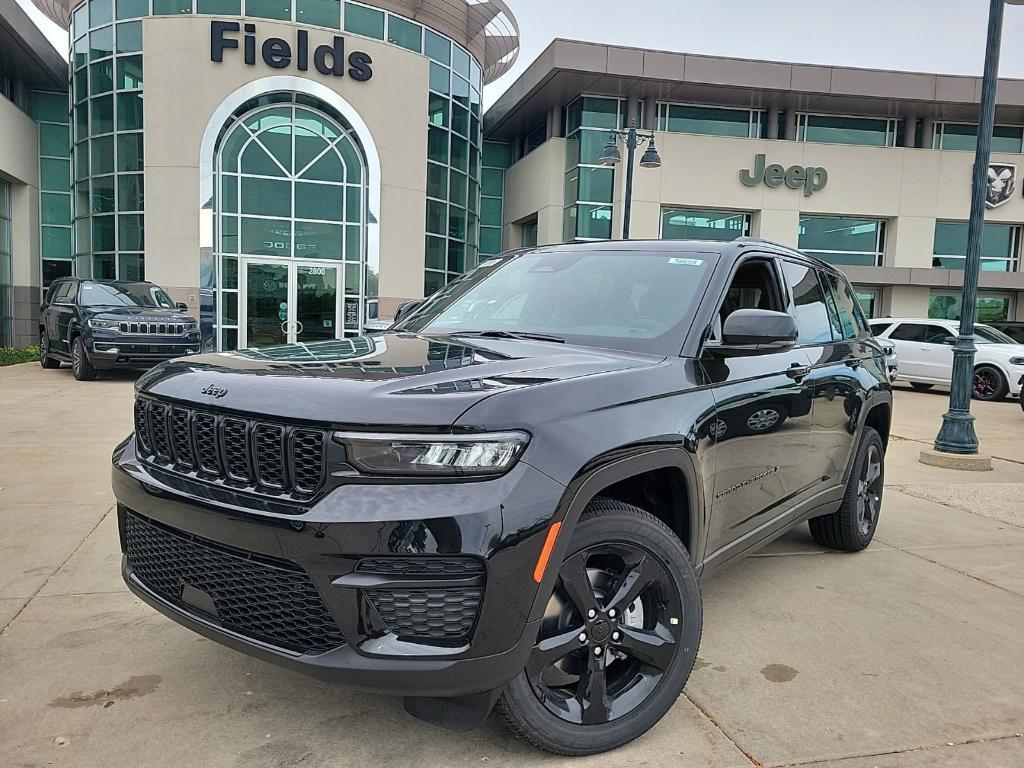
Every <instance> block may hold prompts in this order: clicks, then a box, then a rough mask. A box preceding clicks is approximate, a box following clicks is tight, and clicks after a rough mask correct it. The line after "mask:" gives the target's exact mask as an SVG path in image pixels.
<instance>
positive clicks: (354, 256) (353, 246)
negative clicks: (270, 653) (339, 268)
mask: <svg viewBox="0 0 1024 768" xmlns="http://www.w3.org/2000/svg"><path fill="white" fill-rule="evenodd" d="M345 258H346V259H349V260H351V261H356V260H359V259H362V258H363V239H362V228H361V227H360V226H358V225H351V224H350V225H348V226H347V227H345Z"/></svg>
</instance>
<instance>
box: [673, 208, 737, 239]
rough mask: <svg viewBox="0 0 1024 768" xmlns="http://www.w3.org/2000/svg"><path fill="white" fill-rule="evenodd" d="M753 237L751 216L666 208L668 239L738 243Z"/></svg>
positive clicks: (729, 212)
mask: <svg viewBox="0 0 1024 768" xmlns="http://www.w3.org/2000/svg"><path fill="white" fill-rule="evenodd" d="M749 234H750V214H749V213H741V212H737V211H709V210H703V209H698V208H662V209H661V237H662V239H664V240H719V241H728V240H735V239H736V238H737V237H746V236H747V235H749Z"/></svg>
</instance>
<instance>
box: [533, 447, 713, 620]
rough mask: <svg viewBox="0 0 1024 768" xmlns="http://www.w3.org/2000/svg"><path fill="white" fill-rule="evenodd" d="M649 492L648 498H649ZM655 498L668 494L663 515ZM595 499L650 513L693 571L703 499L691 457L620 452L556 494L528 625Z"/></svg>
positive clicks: (677, 451)
mask: <svg viewBox="0 0 1024 768" xmlns="http://www.w3.org/2000/svg"><path fill="white" fill-rule="evenodd" d="M652 491H653V493H654V494H655V495H653V496H652V495H649V494H650V492H652ZM658 493H661V494H666V493H667V494H668V499H669V505H668V509H666V508H664V507H663V506H660V505H658V504H657V503H656V501H657V499H658V497H657V495H656V494H658ZM645 494H648V495H646V496H645ZM599 496H608V497H609V498H613V499H617V500H619V501H624V502H626V503H629V504H633V505H634V506H637V507H640V508H641V509H644V510H645V511H647V512H650V513H651V514H652V515H654V516H655V517H657V518H658V519H659V520H661V521H662V522H664V523H665V524H666V525H668V526H669V528H671V529H672V531H673V532H674V533H675V534H676V536H678V537H679V539H680V541H682V542H683V546H684V547H685V548H686V550H687V551H688V552H689V554H690V560H691V561H692V562H693V564H694V567H695V568H697V567H699V565H698V564H699V563H700V556H701V553H700V552H699V551H698V549H699V547H700V545H701V543H702V541H703V539H702V537H701V531H702V526H703V522H704V493H703V483H702V478H701V474H700V471H699V468H698V465H697V462H696V461H695V459H694V457H693V455H692V454H691V453H690V452H689V451H687V450H685V449H683V448H681V447H661V448H650V449H645V450H643V451H641V452H636V453H630V454H627V455H622V452H621V451H617V452H611V453H609V454H606V455H605V456H603V457H600V458H597V459H595V460H593V461H591V462H589V463H588V465H587V466H586V467H584V469H582V470H581V471H580V472H579V473H577V475H576V477H574V478H573V480H572V482H570V483H569V485H568V486H567V488H566V490H565V492H564V493H563V494H562V498H561V500H560V501H559V504H558V508H557V511H556V513H555V515H554V517H553V518H552V521H553V523H559V524H560V528H559V531H558V537H557V539H556V541H555V544H554V547H553V548H552V550H551V555H550V560H549V562H548V566H547V568H546V569H545V571H544V577H543V579H542V581H541V582H540V584H539V586H538V590H537V597H536V598H535V600H534V604H533V610H532V611H531V616H530V618H531V620H534V619H537V618H539V617H540V616H541V615H543V613H544V607H545V606H546V604H547V599H548V595H550V594H551V591H552V589H554V582H555V579H556V577H557V573H558V568H557V567H554V565H553V564H555V563H561V562H562V560H563V559H564V558H565V556H566V554H567V553H568V549H569V544H570V541H571V539H572V534H573V531H574V529H575V527H576V524H577V523H578V522H579V519H580V517H581V516H582V515H583V512H584V510H585V509H586V508H587V505H588V504H590V502H591V501H593V500H594V499H595V498H597V497H599ZM662 500H664V497H662Z"/></svg>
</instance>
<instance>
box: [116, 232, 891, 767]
mask: <svg viewBox="0 0 1024 768" xmlns="http://www.w3.org/2000/svg"><path fill="white" fill-rule="evenodd" d="M891 407H892V391H891V387H890V384H889V380H888V377H887V373H886V364H885V357H884V355H883V353H882V350H881V349H880V347H879V346H878V345H877V344H876V342H875V341H874V339H873V338H872V335H871V331H870V330H869V329H868V326H867V323H866V322H865V320H864V317H863V315H862V313H861V310H860V308H859V305H858V303H857V300H856V298H855V295H854V292H853V290H852V289H851V287H850V285H849V283H848V282H847V281H846V279H845V278H844V277H843V276H842V275H841V274H839V273H838V272H836V271H835V270H834V269H833V268H832V267H830V266H828V265H827V264H824V263H822V262H820V261H817V260H814V259H811V258H809V257H807V256H804V255H802V254H800V253H797V252H795V251H791V250H788V249H785V248H782V247H780V246H776V245H772V244H770V243H765V242H761V241H754V240H741V241H737V242H735V243H713V242H695V241H691V242H687V241H680V242H671V243H670V242H650V243H647V242H628V243H623V242H608V243H601V244H596V243H588V244H577V245H565V246H552V247H544V248H537V249H532V250H526V251H520V252H516V253H511V254H507V255H505V256H504V257H499V258H496V259H493V260H490V261H486V262H484V263H482V264H480V265H479V266H478V267H476V268H475V269H473V270H472V271H470V272H469V273H467V274H466V275H464V276H462V277H461V278H460V279H458V280H456V281H455V282H453V283H450V284H449V285H447V286H446V287H445V288H444V289H443V290H441V291H440V292H439V293H437V294H435V295H434V296H432V297H431V298H429V299H428V300H426V301H425V302H423V303H422V305H421V306H419V307H418V308H417V309H415V310H414V311H413V312H412V313H411V314H409V315H408V316H407V317H405V318H404V319H402V320H400V321H399V322H398V323H397V325H396V326H395V327H394V328H393V329H391V330H390V331H389V332H387V333H384V334H381V335H375V336H372V337H365V338H357V339H349V340H339V341H330V342H322V343H318V344H307V345H302V346H283V347H278V348H272V349H264V350H262V351H251V350H250V351H245V352H237V353H231V354H211V355H203V356H199V357H193V358H187V359H182V360H178V361H175V362H172V363H167V364H164V365H161V366H159V367H157V368H155V369H154V370H152V371H150V372H149V373H147V374H145V375H144V376H143V377H142V378H141V379H140V380H139V382H138V392H137V398H136V401H135V424H136V430H137V431H136V433H135V434H134V435H133V436H132V437H130V438H129V439H128V440H126V441H125V442H124V443H122V444H121V445H120V446H118V448H117V449H116V450H115V452H114V456H113V485H114V491H115V493H116V496H117V500H118V517H119V525H120V535H121V544H122V547H123V550H124V559H123V566H122V567H123V575H124V578H125V580H126V581H127V583H128V586H129V587H130V588H131V589H132V590H133V591H134V592H135V593H136V594H137V595H138V596H139V597H141V598H142V599H143V600H144V601H146V602H147V603H149V604H150V605H152V606H153V607H154V608H156V609H157V610H159V611H162V612H163V613H165V614H166V615H168V616H170V617H171V618H173V619H174V620H175V621H178V622H180V623H181V624H184V625H185V626H187V627H190V628H192V629H193V630H195V631H197V632H199V633H201V634H203V635H206V636H207V637H210V638H213V639H215V640H218V641H220V642H222V643H224V644H226V645H228V646H231V647H233V648H236V649H239V650H242V651H244V652H246V653H250V654H252V655H253V656H256V657H258V658H261V659H265V660H268V661H272V662H275V663H278V664H282V665H284V666H287V667H291V668H292V669H297V670H301V671H304V672H307V673H310V674H313V675H315V676H317V677H319V678H321V679H326V680H336V681H338V682H342V683H346V684H349V685H352V686H357V687H360V688H363V689H368V690H372V691H381V692H387V693H394V694H400V695H403V696H405V697H406V709H407V710H408V711H409V712H410V713H412V714H413V715H415V716H418V717H420V718H423V719H426V720H429V721H431V722H434V723H437V724H440V725H445V726H447V727H450V728H453V729H467V728H471V727H474V726H475V725H477V724H479V723H480V722H481V721H482V720H483V718H484V717H485V716H486V715H487V713H488V712H489V711H490V710H491V708H492V706H493V705H494V704H495V702H496V701H498V700H499V699H500V702H501V708H502V710H503V712H504V714H505V716H506V718H507V719H508V722H509V723H510V724H511V726H512V728H513V729H514V730H515V731H516V732H518V733H520V734H522V735H525V737H526V738H528V739H529V740H530V741H532V742H533V743H534V744H536V745H537V746H539V747H541V748H543V749H546V750H550V751H553V752H558V753H563V754H574V755H580V754H590V753H595V752H600V751H603V750H607V749H611V748H613V747H616V746H619V745H621V744H624V743H626V742H628V741H630V740H631V739H634V738H636V737H637V736H639V735H640V734H642V733H644V732H645V731H646V730H647V729H649V728H650V727H651V726H653V725H654V724H655V723H656V722H657V721H658V720H659V718H661V717H662V715H664V714H665V712H666V711H667V710H668V709H669V707H671V706H672V703H673V702H674V701H675V700H676V698H677V696H678V695H679V693H680V691H681V690H682V688H683V685H684V684H685V682H686V680H687V678H688V676H689V674H690V671H691V669H692V667H693V663H694V660H695V658H696V656H697V648H698V644H699V642H700V636H701V621H702V619H701V616H702V614H701V596H700V582H699V580H698V579H699V577H706V576H708V575H709V574H711V573H712V572H713V571H715V570H717V569H719V568H720V567H722V566H724V565H725V564H726V563H729V562H731V561H734V560H736V559H737V558H739V557H741V556H743V555H746V554H749V553H750V552H752V551H754V550H755V549H757V548H758V547H760V546H763V545H764V544H765V543H766V542H769V541H771V540H772V539H774V538H776V537H778V536H780V535H781V534H782V533H783V532H784V531H786V530H787V529H789V528H791V527H792V526H794V525H796V524H798V523H800V522H803V521H809V524H810V530H811V533H812V535H813V536H814V538H815V539H816V540H817V541H818V542H820V543H821V544H823V545H825V546H828V547H831V548H835V549H839V550H847V551H857V550H862V549H864V548H865V547H867V546H868V544H869V543H870V542H871V539H872V537H873V535H874V533H875V527H876V525H877V524H878V516H879V509H880V504H881V498H882V482H883V465H884V458H885V451H886V444H887V440H888V434H889V424H890V414H891ZM765 599H766V600H770V599H771V598H770V596H766V598H765Z"/></svg>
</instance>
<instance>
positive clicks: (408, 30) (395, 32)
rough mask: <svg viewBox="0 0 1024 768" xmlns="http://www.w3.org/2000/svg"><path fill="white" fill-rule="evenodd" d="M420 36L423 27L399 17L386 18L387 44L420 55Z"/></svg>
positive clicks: (390, 16)
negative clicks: (392, 44)
mask: <svg viewBox="0 0 1024 768" xmlns="http://www.w3.org/2000/svg"><path fill="white" fill-rule="evenodd" d="M422 34H423V27H421V26H420V25H419V24H414V23H412V22H411V21H407V20H406V19H403V18H402V17H401V16H395V15H393V14H392V15H389V16H388V42H389V43H394V44H395V45H397V46H400V47H402V48H406V49H408V50H410V51H415V52H416V53H420V52H421V51H422V42H421V40H420V38H421V36H422Z"/></svg>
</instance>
